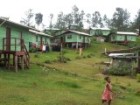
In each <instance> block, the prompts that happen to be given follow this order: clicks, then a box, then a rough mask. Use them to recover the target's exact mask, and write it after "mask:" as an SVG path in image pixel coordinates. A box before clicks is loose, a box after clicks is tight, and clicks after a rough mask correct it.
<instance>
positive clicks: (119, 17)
mask: <svg viewBox="0 0 140 105" xmlns="http://www.w3.org/2000/svg"><path fill="white" fill-rule="evenodd" d="M129 18H130V13H129V12H128V11H127V9H125V10H124V9H123V8H116V11H115V13H114V14H113V19H112V27H114V28H117V30H120V31H121V30H123V31H125V30H127V28H128V26H129Z"/></svg>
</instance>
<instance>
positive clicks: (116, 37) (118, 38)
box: [110, 31, 138, 43]
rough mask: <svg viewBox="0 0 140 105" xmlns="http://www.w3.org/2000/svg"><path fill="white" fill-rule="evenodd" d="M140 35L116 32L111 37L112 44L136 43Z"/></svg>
mask: <svg viewBox="0 0 140 105" xmlns="http://www.w3.org/2000/svg"><path fill="white" fill-rule="evenodd" d="M137 36H138V34H137V33H134V32H120V31H118V32H116V33H114V34H111V35H110V41H111V42H118V43H127V42H132V41H136V39H137Z"/></svg>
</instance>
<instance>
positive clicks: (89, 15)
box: [86, 13, 91, 28]
mask: <svg viewBox="0 0 140 105" xmlns="http://www.w3.org/2000/svg"><path fill="white" fill-rule="evenodd" d="M86 22H87V24H88V27H89V28H90V26H91V14H89V13H88V14H86Z"/></svg>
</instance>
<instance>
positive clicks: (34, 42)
mask: <svg viewBox="0 0 140 105" xmlns="http://www.w3.org/2000/svg"><path fill="white" fill-rule="evenodd" d="M29 31H30V32H31V35H30V36H31V37H32V38H31V39H30V45H29V46H30V48H33V47H35V48H37V49H38V50H42V46H43V45H45V46H48V47H49V48H50V43H51V42H50V39H51V37H52V36H50V35H48V34H45V33H43V32H40V31H37V30H31V29H30V30H29Z"/></svg>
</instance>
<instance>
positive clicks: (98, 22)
mask: <svg viewBox="0 0 140 105" xmlns="http://www.w3.org/2000/svg"><path fill="white" fill-rule="evenodd" d="M92 27H103V23H102V17H101V14H100V12H99V11H95V12H94V13H93V14H92Z"/></svg>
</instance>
